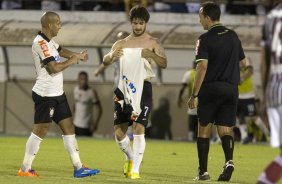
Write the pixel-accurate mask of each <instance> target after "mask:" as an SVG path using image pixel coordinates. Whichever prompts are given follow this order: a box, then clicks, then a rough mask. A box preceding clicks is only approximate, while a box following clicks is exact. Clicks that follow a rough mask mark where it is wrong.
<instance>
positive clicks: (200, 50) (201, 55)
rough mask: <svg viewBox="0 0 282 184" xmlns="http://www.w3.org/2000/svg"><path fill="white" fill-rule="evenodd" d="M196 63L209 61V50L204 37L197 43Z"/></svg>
mask: <svg viewBox="0 0 282 184" xmlns="http://www.w3.org/2000/svg"><path fill="white" fill-rule="evenodd" d="M195 54H196V61H195V62H196V63H199V62H201V61H202V60H208V48H207V44H206V41H205V39H204V38H203V37H200V38H199V39H198V40H197V43H196V50H195Z"/></svg>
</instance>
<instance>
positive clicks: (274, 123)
mask: <svg viewBox="0 0 282 184" xmlns="http://www.w3.org/2000/svg"><path fill="white" fill-rule="evenodd" d="M270 2H272V3H273V5H276V4H277V6H276V7H275V8H273V9H272V10H271V11H270V12H269V13H268V15H267V17H266V20H265V25H264V29H263V46H264V48H263V58H262V59H263V61H262V65H263V66H262V69H264V70H265V72H264V73H263V79H262V80H263V87H264V92H265V100H266V110H267V115H268V121H269V124H270V137H271V138H270V144H271V146H272V147H279V148H280V155H279V156H277V157H276V158H275V159H274V160H273V161H272V162H271V163H270V164H269V165H268V166H267V167H266V169H265V170H264V171H263V172H262V173H261V175H260V177H259V179H258V182H257V183H258V184H271V183H277V182H278V181H279V180H280V179H281V176H282V52H281V48H282V3H281V1H279V0H274V1H270ZM278 2H279V4H278Z"/></svg>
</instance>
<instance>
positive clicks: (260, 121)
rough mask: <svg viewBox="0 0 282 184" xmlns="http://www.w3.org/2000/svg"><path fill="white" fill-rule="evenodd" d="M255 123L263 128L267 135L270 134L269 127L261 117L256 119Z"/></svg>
mask: <svg viewBox="0 0 282 184" xmlns="http://www.w3.org/2000/svg"><path fill="white" fill-rule="evenodd" d="M255 124H256V125H257V126H258V127H259V128H260V129H261V130H262V132H263V133H264V135H265V136H267V137H268V136H269V130H268V129H267V127H266V125H265V124H264V123H263V121H262V119H261V118H260V117H258V118H257V119H256V121H255Z"/></svg>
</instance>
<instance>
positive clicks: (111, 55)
mask: <svg viewBox="0 0 282 184" xmlns="http://www.w3.org/2000/svg"><path fill="white" fill-rule="evenodd" d="M121 43H122V40H119V41H117V42H116V43H114V45H113V46H112V49H111V51H110V52H108V53H107V54H106V55H105V56H104V57H103V64H104V65H105V66H108V65H110V64H112V63H113V62H114V61H115V60H116V59H117V58H119V57H121V56H122V55H123V50H122V46H121Z"/></svg>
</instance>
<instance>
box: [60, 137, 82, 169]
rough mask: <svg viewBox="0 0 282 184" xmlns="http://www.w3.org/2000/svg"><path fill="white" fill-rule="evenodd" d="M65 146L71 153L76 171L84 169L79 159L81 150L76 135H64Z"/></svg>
mask: <svg viewBox="0 0 282 184" xmlns="http://www.w3.org/2000/svg"><path fill="white" fill-rule="evenodd" d="M62 137H63V140H64V146H65V148H66V150H67V151H68V152H69V155H70V158H71V161H72V164H73V167H74V169H75V170H79V169H80V168H81V167H82V163H81V161H80V157H79V149H78V145H77V141H76V138H75V135H63V136H62Z"/></svg>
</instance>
